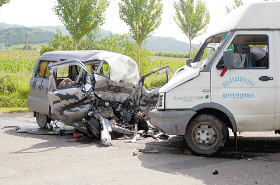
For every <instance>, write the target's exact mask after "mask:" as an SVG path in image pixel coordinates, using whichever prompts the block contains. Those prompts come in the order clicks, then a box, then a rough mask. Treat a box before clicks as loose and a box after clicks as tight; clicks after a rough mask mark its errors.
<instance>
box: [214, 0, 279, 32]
mask: <svg viewBox="0 0 280 185" xmlns="http://www.w3.org/2000/svg"><path fill="white" fill-rule="evenodd" d="M279 17H280V2H262V3H254V4H249V5H244V6H241V7H239V8H237V9H235V10H233V11H232V12H231V13H229V14H228V15H227V16H226V17H225V19H224V21H223V22H221V26H220V29H216V31H215V33H221V32H226V31H230V30H246V29H280V21H279V20H278V18H279Z"/></svg>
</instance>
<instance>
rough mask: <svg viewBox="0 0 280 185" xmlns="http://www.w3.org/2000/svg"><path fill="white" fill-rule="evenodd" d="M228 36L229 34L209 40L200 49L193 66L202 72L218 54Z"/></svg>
mask: <svg viewBox="0 0 280 185" xmlns="http://www.w3.org/2000/svg"><path fill="white" fill-rule="evenodd" d="M227 35H228V34H227V33H223V34H219V35H215V36H213V37H210V38H208V39H207V40H206V41H205V43H204V44H203V45H202V46H201V47H200V48H199V50H198V53H197V55H196V58H194V61H193V62H192V63H191V66H192V67H193V68H200V69H201V70H202V69H203V68H204V67H205V66H206V64H207V63H208V62H209V61H210V59H211V58H212V56H213V55H214V53H215V52H217V50H218V49H219V47H220V45H221V44H222V43H223V41H224V40H225V38H226V37H227Z"/></svg>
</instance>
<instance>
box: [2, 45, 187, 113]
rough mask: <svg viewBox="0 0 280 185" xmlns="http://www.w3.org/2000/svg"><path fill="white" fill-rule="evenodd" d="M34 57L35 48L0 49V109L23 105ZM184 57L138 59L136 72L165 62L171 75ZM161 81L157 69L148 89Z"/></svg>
mask: <svg viewBox="0 0 280 185" xmlns="http://www.w3.org/2000/svg"><path fill="white" fill-rule="evenodd" d="M38 58H39V52H38V51H35V50H32V51H24V50H0V112H1V110H2V109H3V108H15V107H16V108H26V107H27V100H28V95H29V86H30V79H31V75H32V72H33V69H34V66H35V64H36V61H37V59H38ZM185 61H186V59H184V58H172V57H161V56H160V57H157V56H152V57H151V58H150V60H148V61H142V62H141V68H140V69H141V71H140V75H144V74H147V73H149V72H150V71H152V70H153V69H155V68H159V67H162V66H165V65H169V68H170V75H171V76H172V75H173V74H174V72H175V71H176V70H177V69H178V68H179V67H181V66H184V65H185V63H186V62H185ZM164 82H165V77H164V74H162V73H158V74H155V75H152V76H151V77H150V78H148V79H147V80H146V85H147V87H148V88H149V89H150V88H152V87H154V86H159V85H162V84H164ZM1 108H2V109H1Z"/></svg>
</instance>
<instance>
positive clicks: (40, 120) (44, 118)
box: [36, 112, 51, 128]
mask: <svg viewBox="0 0 280 185" xmlns="http://www.w3.org/2000/svg"><path fill="white" fill-rule="evenodd" d="M36 122H37V124H38V126H39V127H40V128H46V127H47V124H48V123H50V122H51V119H50V118H49V117H48V115H46V114H43V113H39V112H36Z"/></svg>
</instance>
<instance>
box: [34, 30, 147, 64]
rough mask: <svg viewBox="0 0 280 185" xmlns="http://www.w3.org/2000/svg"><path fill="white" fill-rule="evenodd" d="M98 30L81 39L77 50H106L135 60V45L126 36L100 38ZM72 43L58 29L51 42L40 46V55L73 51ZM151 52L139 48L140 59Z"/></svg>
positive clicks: (117, 35)
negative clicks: (48, 52)
mask: <svg viewBox="0 0 280 185" xmlns="http://www.w3.org/2000/svg"><path fill="white" fill-rule="evenodd" d="M98 31H99V30H93V31H92V32H90V33H89V34H88V35H86V36H85V37H83V38H82V39H81V41H80V42H79V43H78V45H77V48H78V49H80V50H106V51H112V52H115V53H121V54H124V55H127V56H129V57H131V58H132V59H133V60H137V50H138V48H137V44H136V43H135V42H134V41H133V39H132V38H131V37H130V36H129V35H128V34H125V35H119V34H113V33H110V35H109V36H107V37H103V38H100V37H101V35H100V34H99V33H98ZM73 46H74V42H73V39H72V38H71V36H69V35H62V33H61V31H60V30H59V29H57V30H56V33H55V34H53V39H52V41H51V42H50V43H49V44H48V45H47V46H46V45H42V48H41V50H40V55H42V54H43V53H45V52H47V51H61V50H74V47H73ZM150 56H151V51H150V50H149V49H148V48H145V47H143V48H141V58H144V59H148V58H149V57H150Z"/></svg>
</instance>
